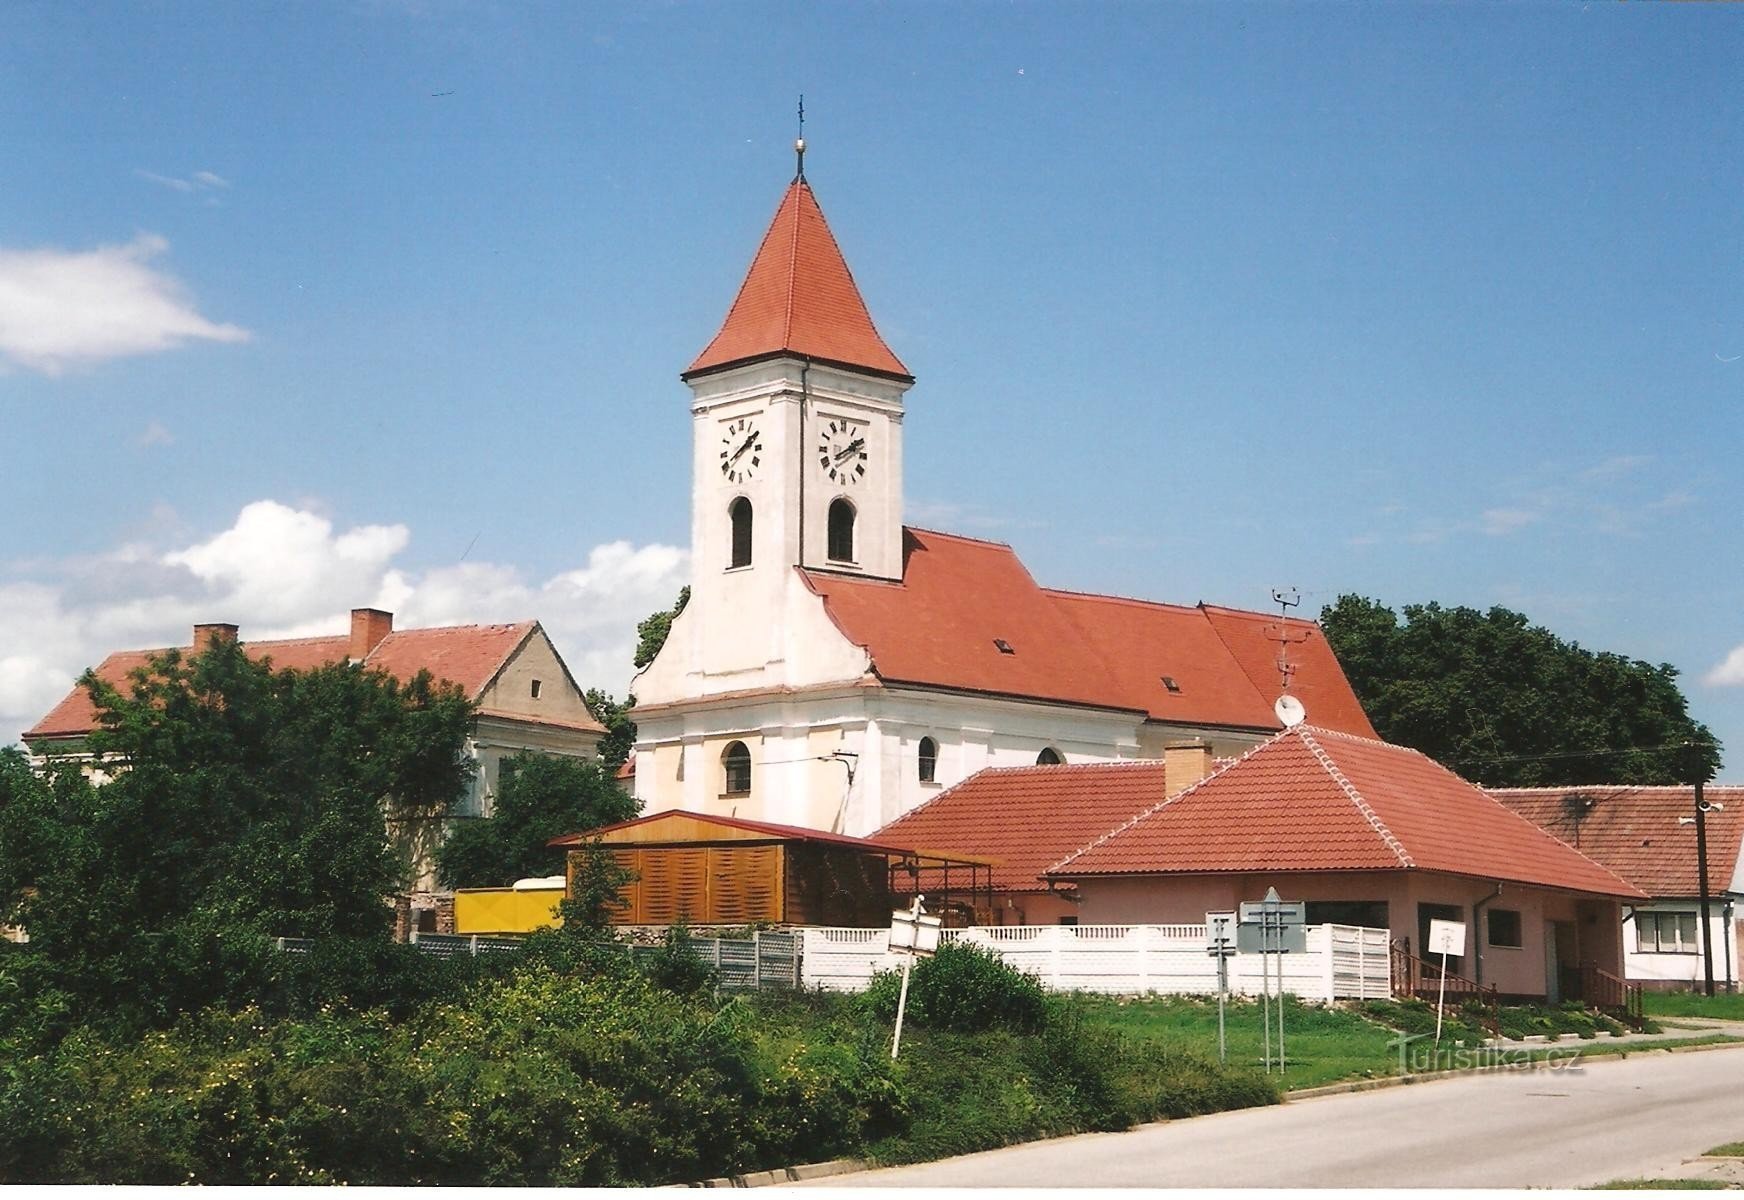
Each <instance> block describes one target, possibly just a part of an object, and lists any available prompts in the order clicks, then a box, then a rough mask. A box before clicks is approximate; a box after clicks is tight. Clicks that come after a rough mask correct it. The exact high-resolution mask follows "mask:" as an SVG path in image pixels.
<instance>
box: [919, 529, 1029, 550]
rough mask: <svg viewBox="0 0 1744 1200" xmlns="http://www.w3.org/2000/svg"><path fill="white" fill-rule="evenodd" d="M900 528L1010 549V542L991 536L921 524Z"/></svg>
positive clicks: (958, 540)
mask: <svg viewBox="0 0 1744 1200" xmlns="http://www.w3.org/2000/svg"><path fill="white" fill-rule="evenodd" d="M902 528H903V531H904V532H905V533H924V534H927V535H929V536H931V537H943V538H950V539H951V540H952V541H957V542H974V543H976V544H977V545H981V546H998V547H1000V548H1001V549H1005V550H1010V549H1011V543H1010V542H996V541H994V540H993V539H992V538H978V537H972V536H970V535H969V534H966V533H952V532H951V531H950V530H948V529H928V528H926V527H925V526H923V525H904V526H903V527H902Z"/></svg>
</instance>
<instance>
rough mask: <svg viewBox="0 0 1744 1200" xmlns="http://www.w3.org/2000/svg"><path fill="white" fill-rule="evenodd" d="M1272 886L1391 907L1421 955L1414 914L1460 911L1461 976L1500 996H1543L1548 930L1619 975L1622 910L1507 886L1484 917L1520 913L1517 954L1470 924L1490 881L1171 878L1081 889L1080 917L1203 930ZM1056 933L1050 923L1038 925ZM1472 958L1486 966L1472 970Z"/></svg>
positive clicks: (1400, 931) (1298, 896) (1377, 874)
mask: <svg viewBox="0 0 1744 1200" xmlns="http://www.w3.org/2000/svg"><path fill="white" fill-rule="evenodd" d="M1267 887H1276V888H1277V889H1278V894H1279V895H1281V896H1283V897H1284V898H1285V899H1286V900H1346V901H1349V900H1380V901H1385V902H1386V904H1387V916H1388V923H1389V925H1390V926H1391V932H1392V934H1393V936H1394V938H1409V939H1410V940H1411V945H1412V948H1413V949H1414V950H1418V952H1421V951H1420V949H1419V947H1418V940H1419V939H1418V929H1417V906H1418V905H1419V904H1446V905H1451V906H1454V907H1457V908H1459V909H1461V910H1462V912H1461V916H1462V919H1463V920H1464V921H1465V923H1466V946H1467V954H1466V959H1465V964H1464V969H1463V971H1462V974H1464V975H1466V976H1467V977H1468V978H1469V977H1471V976H1472V975H1473V974H1474V972H1481V978H1482V981H1483V982H1484V983H1486V984H1494V985H1495V986H1496V987H1497V988H1498V989H1499V990H1500V991H1502V992H1504V993H1511V994H1515V995H1523V996H1542V995H1545V994H1546V988H1547V984H1548V981H1549V962H1548V958H1547V954H1546V939H1547V938H1550V937H1552V936H1554V930H1553V927H1552V926H1551V925H1550V924H1549V922H1552V921H1562V922H1567V923H1569V928H1567V929H1566V930H1565V932H1564V935H1563V936H1564V941H1565V942H1568V941H1570V940H1571V938H1572V943H1573V944H1574V945H1575V947H1576V954H1577V956H1578V957H1577V958H1576V959H1575V960H1574V963H1573V964H1565V965H1578V963H1579V962H1581V961H1592V962H1595V963H1596V964H1597V965H1598V966H1600V967H1602V968H1603V969H1605V970H1607V971H1610V972H1611V973H1612V974H1615V975H1621V974H1622V940H1621V927H1620V926H1621V919H1622V911H1621V908H1620V906H1619V905H1618V903H1617V902H1616V901H1613V900H1603V899H1585V898H1577V897H1574V896H1571V895H1567V894H1564V893H1560V892H1551V891H1547V890H1545V889H1543V888H1533V887H1526V886H1522V885H1516V884H1504V885H1502V893H1501V895H1500V896H1498V897H1496V898H1495V899H1493V900H1489V901H1487V902H1486V903H1485V904H1484V908H1485V909H1510V910H1513V911H1515V912H1518V913H1519V914H1520V939H1519V940H1520V945H1519V946H1518V947H1509V946H1494V945H1491V944H1490V943H1489V938H1488V936H1487V935H1488V925H1489V918H1488V916H1487V915H1486V914H1484V913H1483V912H1480V914H1479V919H1478V923H1477V924H1476V925H1474V924H1473V916H1472V905H1473V903H1474V902H1476V901H1479V900H1481V899H1483V898H1484V897H1487V896H1493V895H1495V892H1496V885H1495V883H1493V882H1489V881H1484V880H1477V879H1467V878H1464V877H1461V876H1454V875H1434V874H1428V873H1425V872H1420V871H1348V872H1319V873H1304V874H1295V873H1277V874H1263V873H1254V874H1246V875H1168V876H1148V877H1133V878H1126V879H1091V880H1083V881H1080V883H1079V892H1080V894H1081V895H1082V896H1083V898H1084V899H1083V902H1082V903H1081V904H1079V905H1077V916H1078V921H1079V923H1080V924H1084V925H1145V924H1153V925H1175V924H1197V923H1199V922H1202V921H1204V919H1205V914H1206V913H1207V912H1211V911H1216V910H1221V909H1232V908H1235V907H1236V905H1237V904H1238V903H1240V902H1241V901H1243V900H1258V899H1260V898H1262V897H1263V896H1264V895H1265V893H1266V888H1267ZM1036 923H1038V924H1051V923H1052V922H1036ZM1474 951H1475V953H1476V955H1477V956H1478V958H1479V960H1480V961H1477V962H1474V961H1473V952H1474Z"/></svg>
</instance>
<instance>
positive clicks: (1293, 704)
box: [1272, 696, 1308, 729]
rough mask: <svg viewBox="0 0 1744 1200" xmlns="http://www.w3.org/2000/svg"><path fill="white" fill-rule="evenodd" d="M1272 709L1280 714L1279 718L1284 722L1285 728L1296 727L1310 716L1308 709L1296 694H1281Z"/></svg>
mask: <svg viewBox="0 0 1744 1200" xmlns="http://www.w3.org/2000/svg"><path fill="white" fill-rule="evenodd" d="M1272 711H1273V712H1275V713H1277V714H1278V720H1280V721H1282V722H1283V723H1284V728H1285V729H1294V728H1295V727H1296V726H1298V725H1300V724H1301V723H1302V722H1303V721H1304V720H1305V719H1306V718H1307V716H1308V710H1307V709H1305V708H1303V707H1302V702H1301V701H1300V700H1298V699H1296V697H1294V696H1279V697H1278V702H1277V703H1276V704H1274V705H1272Z"/></svg>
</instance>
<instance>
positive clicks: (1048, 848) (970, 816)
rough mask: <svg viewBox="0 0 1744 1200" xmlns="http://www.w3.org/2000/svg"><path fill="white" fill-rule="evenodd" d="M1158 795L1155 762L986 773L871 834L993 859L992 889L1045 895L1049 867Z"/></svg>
mask: <svg viewBox="0 0 1744 1200" xmlns="http://www.w3.org/2000/svg"><path fill="white" fill-rule="evenodd" d="M1163 795H1164V776H1163V764H1162V763H1161V762H1158V761H1155V760H1144V761H1136V762H1113V763H1073V764H1069V765H1063V766H1052V767H1000V768H990V769H988V770H985V771H979V772H977V773H976V774H974V775H971V776H970V777H969V778H968V779H965V780H964V781H963V782H962V783H959V784H958V785H957V786H956V787H953V788H950V789H948V790H947V791H943V792H940V793H939V794H938V795H937V796H934V797H933V798H932V799H931V800H929V801H927V802H926V803H925V804H923V805H921V806H920V807H919V808H916V809H913V810H912V811H910V812H907V813H905V814H903V815H902V816H900V817H898V818H897V819H896V820H894V821H892V822H891V823H890V824H888V825H886V826H885V827H884V828H883V829H880V830H879V831H878V832H877V833H876V834H875V835H874V836H875V837H877V838H878V839H879V840H880V841H884V842H893V843H895V844H897V845H901V846H912V847H914V848H915V849H917V850H937V851H941V852H947V853H948V852H955V853H958V854H970V855H974V856H976V857H981V858H988V859H992V860H994V861H995V862H996V864H997V865H996V866H994V868H993V876H992V878H993V888H994V890H995V891H1001V892H1040V891H1045V890H1047V883H1046V882H1045V881H1044V880H1043V879H1042V878H1041V874H1042V871H1043V869H1044V868H1046V867H1047V866H1048V865H1049V864H1050V863H1052V862H1054V861H1055V860H1057V859H1059V858H1060V857H1061V856H1062V855H1064V854H1067V853H1069V852H1070V851H1072V850H1074V849H1076V848H1077V847H1079V846H1082V845H1083V844H1084V843H1085V842H1087V841H1090V840H1091V839H1093V838H1095V837H1098V836H1099V835H1101V834H1103V833H1106V832H1107V831H1108V830H1109V829H1111V828H1113V827H1114V826H1115V825H1117V824H1119V823H1120V822H1121V821H1124V820H1126V819H1127V818H1128V817H1130V816H1132V814H1133V813H1135V812H1139V811H1141V810H1143V809H1145V808H1147V807H1149V806H1150V805H1152V804H1154V803H1156V801H1157V800H1159V799H1160V798H1161V797H1162V796H1163Z"/></svg>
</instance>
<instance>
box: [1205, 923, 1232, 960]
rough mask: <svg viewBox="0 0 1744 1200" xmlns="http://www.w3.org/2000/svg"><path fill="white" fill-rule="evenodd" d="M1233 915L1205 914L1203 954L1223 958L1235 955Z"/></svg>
mask: <svg viewBox="0 0 1744 1200" xmlns="http://www.w3.org/2000/svg"><path fill="white" fill-rule="evenodd" d="M1235 931H1236V922H1235V914H1234V913H1232V912H1208V913H1206V914H1205V952H1206V953H1207V954H1211V955H1221V956H1223V957H1225V958H1229V957H1233V956H1234V954H1235Z"/></svg>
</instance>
